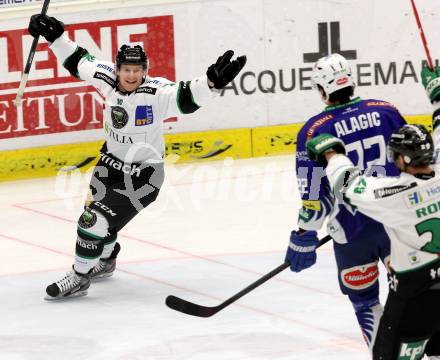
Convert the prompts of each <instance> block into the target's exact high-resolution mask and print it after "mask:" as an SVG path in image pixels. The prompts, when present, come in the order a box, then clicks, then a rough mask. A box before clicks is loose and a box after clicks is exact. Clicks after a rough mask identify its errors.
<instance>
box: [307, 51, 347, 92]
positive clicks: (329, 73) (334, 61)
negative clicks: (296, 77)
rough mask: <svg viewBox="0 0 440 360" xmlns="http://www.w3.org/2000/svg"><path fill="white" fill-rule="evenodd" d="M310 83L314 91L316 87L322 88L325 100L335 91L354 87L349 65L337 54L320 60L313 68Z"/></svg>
mask: <svg viewBox="0 0 440 360" xmlns="http://www.w3.org/2000/svg"><path fill="white" fill-rule="evenodd" d="M311 82H312V87H313V88H314V89H318V85H320V86H321V87H322V89H323V90H324V92H325V97H326V100H328V98H329V96H330V94H333V93H334V92H335V91H338V90H341V89H344V88H346V87H349V86H352V87H353V88H354V87H355V86H356V84H355V83H354V81H353V76H352V73H351V67H350V64H349V63H348V61H347V59H346V58H344V57H343V56H342V55H339V54H331V55H329V56H325V57H322V58H320V59H319V60H318V61H317V62H316V64H315V66H314V67H313V73H312V77H311Z"/></svg>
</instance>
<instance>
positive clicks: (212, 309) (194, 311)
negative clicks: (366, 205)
mask: <svg viewBox="0 0 440 360" xmlns="http://www.w3.org/2000/svg"><path fill="white" fill-rule="evenodd" d="M330 239H331V237H330V235H327V236H325V237H324V238H323V239H321V240H320V241H319V244H318V246H317V248H319V247H320V246H322V245H324V244H325V243H327V242H328V241H329V240H330ZM289 266H290V264H289V263H288V262H284V263H283V264H281V265H280V266H278V267H276V268H275V269H273V270H272V271H271V272H269V273H267V274H266V275H264V276H263V277H261V278H259V279H258V280H257V281H255V282H253V283H252V284H250V285H249V286H247V287H246V288H244V289H243V290H241V291H239V292H238V293H236V294H235V295H234V296H232V297H230V298H229V299H228V300H225V301H223V302H222V303H221V304H220V305H217V306H203V305H198V304H195V303H192V302H190V301H187V300H184V299H181V298H178V297H177V296H173V295H170V296H167V298H166V300H165V303H166V304H167V306H168V307H169V308H171V309H173V310H176V311H180V312H182V313H184V314H188V315H192V316H198V317H205V318H206V317H210V316H212V315H214V314H217V313H218V312H219V311H220V310H223V309H224V308H225V307H226V306H229V305H231V304H232V303H233V302H235V301H237V300H238V299H240V298H241V297H242V296H244V295H246V294H247V293H249V292H251V291H252V290H254V289H255V288H257V287H258V286H260V285H262V284H264V283H265V282H266V281H267V280H269V279H271V278H273V277H274V276H275V275H277V274H279V273H280V272H281V271H283V270H285V269H287V268H288V267H289Z"/></svg>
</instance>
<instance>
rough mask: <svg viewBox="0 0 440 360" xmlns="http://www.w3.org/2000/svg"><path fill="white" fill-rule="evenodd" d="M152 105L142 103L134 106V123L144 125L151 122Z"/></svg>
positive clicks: (152, 118)
mask: <svg viewBox="0 0 440 360" xmlns="http://www.w3.org/2000/svg"><path fill="white" fill-rule="evenodd" d="M153 120H154V117H153V107H152V106H150V105H142V106H138V107H137V108H136V115H135V125H136V126H145V125H151V124H152V123H153Z"/></svg>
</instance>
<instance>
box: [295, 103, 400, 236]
mask: <svg viewBox="0 0 440 360" xmlns="http://www.w3.org/2000/svg"><path fill="white" fill-rule="evenodd" d="M404 124H406V121H405V120H404V118H403V117H402V115H401V114H400V113H399V111H398V110H397V109H396V108H395V107H394V106H393V105H391V104H390V103H388V102H385V101H381V100H373V99H369V100H362V99H360V98H355V99H353V100H352V101H350V102H349V103H346V104H343V105H340V106H329V107H327V108H326V109H325V110H324V111H323V112H321V113H320V114H318V115H316V116H313V117H312V118H310V119H309V120H308V121H307V122H306V123H305V124H304V126H303V127H302V129H301V130H300V132H299V134H298V139H297V149H296V173H297V181H298V188H299V191H300V193H301V198H302V208H301V209H300V213H299V220H298V226H299V227H300V228H302V229H305V230H318V229H320V228H321V227H322V225H323V223H324V220H325V219H326V217H327V216H328V223H327V231H328V234H329V235H330V236H332V238H333V239H334V240H335V241H336V242H338V243H341V244H343V243H347V242H350V241H353V240H354V239H355V238H356V236H357V234H358V233H359V232H360V231H361V230H362V229H363V227H364V226H368V223H369V222H372V221H373V220H372V219H371V218H369V217H368V216H366V215H364V214H361V213H360V212H358V211H357V210H356V209H355V208H352V207H350V206H349V205H347V204H345V203H344V202H342V201H338V199H335V197H334V196H333V194H332V191H331V189H330V186H329V183H328V180H327V178H326V174H325V170H324V168H323V167H322V166H321V165H319V164H318V163H316V162H314V161H312V160H310V159H309V158H308V157H307V151H306V142H307V140H310V139H311V138H313V137H315V136H317V135H319V134H322V133H329V134H332V135H334V136H336V137H338V138H340V139H341V140H343V141H344V143H345V145H346V151H347V156H348V157H349V158H350V160H351V161H352V162H353V163H354V164H355V165H356V166H358V167H359V168H360V169H361V170H363V171H364V172H365V173H366V174H370V175H379V176H380V175H388V176H396V175H398V174H399V171H398V169H397V168H396V167H395V165H394V163H393V162H392V161H389V160H388V159H387V149H386V148H387V144H388V141H389V138H390V136H391V134H392V132H393V131H394V130H396V129H397V128H399V127H401V126H402V125H404Z"/></svg>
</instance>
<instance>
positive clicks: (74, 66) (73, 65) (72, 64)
mask: <svg viewBox="0 0 440 360" xmlns="http://www.w3.org/2000/svg"><path fill="white" fill-rule="evenodd" d="M87 54H88V51H87V50H86V49H84V48H82V47H80V46H78V48H77V49H76V50H75V52H74V53H73V54H72V55H70V56H69V57H68V58H67V59H66V61H64V64H63V66H64V67H65V68H66V70H67V71H69V72H70V74H72V76H75V77H76V78H78V79H79V74H78V64H79V62H80V60H81V59H82V58H83V57H84V56H86V55H87Z"/></svg>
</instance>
